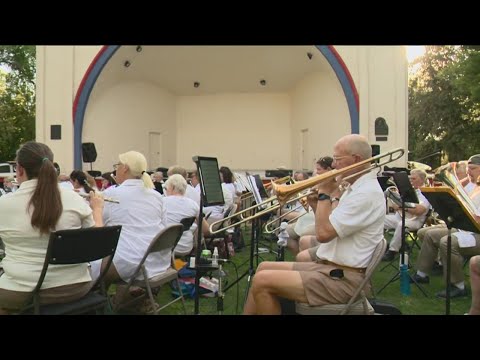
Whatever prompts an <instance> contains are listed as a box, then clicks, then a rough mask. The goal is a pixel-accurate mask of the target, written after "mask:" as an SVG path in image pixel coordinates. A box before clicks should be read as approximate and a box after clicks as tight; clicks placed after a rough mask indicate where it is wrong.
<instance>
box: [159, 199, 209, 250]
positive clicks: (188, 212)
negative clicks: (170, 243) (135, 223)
mask: <svg viewBox="0 0 480 360" xmlns="http://www.w3.org/2000/svg"><path fill="white" fill-rule="evenodd" d="M163 202H164V204H165V214H166V225H172V224H179V223H180V221H181V220H182V219H184V218H187V217H198V213H199V212H200V206H198V204H197V203H196V202H195V201H193V200H192V199H189V198H187V197H185V196H179V195H172V196H166V197H165V198H164V199H163ZM196 229H197V224H196V223H193V224H192V226H191V227H190V230H188V231H184V232H183V234H182V237H181V238H180V240H179V241H178V244H177V246H176V247H175V251H176V252H178V253H181V254H184V253H187V252H189V251H191V250H192V248H193V233H194V232H195V230H196Z"/></svg>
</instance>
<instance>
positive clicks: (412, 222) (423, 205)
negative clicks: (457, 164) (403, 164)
mask: <svg viewBox="0 0 480 360" xmlns="http://www.w3.org/2000/svg"><path fill="white" fill-rule="evenodd" d="M426 179H427V173H426V172H425V171H423V170H419V169H413V170H411V171H410V183H411V184H412V186H413V188H414V189H415V193H416V194H417V197H418V201H419V203H418V204H415V207H414V208H407V209H405V227H406V228H407V229H408V230H418V229H420V228H421V227H422V226H423V224H424V223H425V219H426V217H427V213H428V210H429V209H430V208H431V206H430V203H429V202H428V200H427V198H426V197H425V196H424V195H423V194H422V192H421V191H420V187H422V186H424V185H425V180H426ZM392 207H393V208H394V210H396V212H395V214H388V215H387V216H386V217H385V225H384V228H385V229H386V230H388V229H395V232H394V234H393V237H392V239H391V240H390V245H389V248H388V250H387V252H386V253H385V255H383V258H382V260H383V261H391V260H393V259H394V258H395V255H396V254H397V253H398V252H399V251H400V247H401V246H402V215H401V214H402V209H401V208H400V207H399V206H397V205H395V204H393V205H392Z"/></svg>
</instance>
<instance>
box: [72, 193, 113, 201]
mask: <svg viewBox="0 0 480 360" xmlns="http://www.w3.org/2000/svg"><path fill="white" fill-rule="evenodd" d="M77 194H78V195H80V196H81V197H83V198H85V199H90V194H85V193H77ZM103 200H104V201H107V202H111V203H115V204H120V201H118V200H116V199H112V198H110V197H103Z"/></svg>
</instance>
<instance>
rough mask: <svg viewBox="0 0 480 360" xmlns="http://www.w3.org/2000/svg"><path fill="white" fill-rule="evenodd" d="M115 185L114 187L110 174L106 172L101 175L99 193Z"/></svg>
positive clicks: (113, 180)
mask: <svg viewBox="0 0 480 360" xmlns="http://www.w3.org/2000/svg"><path fill="white" fill-rule="evenodd" d="M115 185H116V182H115V179H114V178H113V176H112V173H111V172H106V173H103V174H102V188H101V189H100V191H105V190H107V189H108V188H109V187H110V186H115Z"/></svg>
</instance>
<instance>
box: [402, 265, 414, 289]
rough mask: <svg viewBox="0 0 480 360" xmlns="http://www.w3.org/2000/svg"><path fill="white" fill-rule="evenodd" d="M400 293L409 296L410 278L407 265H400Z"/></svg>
mask: <svg viewBox="0 0 480 360" xmlns="http://www.w3.org/2000/svg"><path fill="white" fill-rule="evenodd" d="M400 292H401V293H402V295H407V296H408V295H410V293H411V290H410V277H409V276H408V264H402V265H400Z"/></svg>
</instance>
